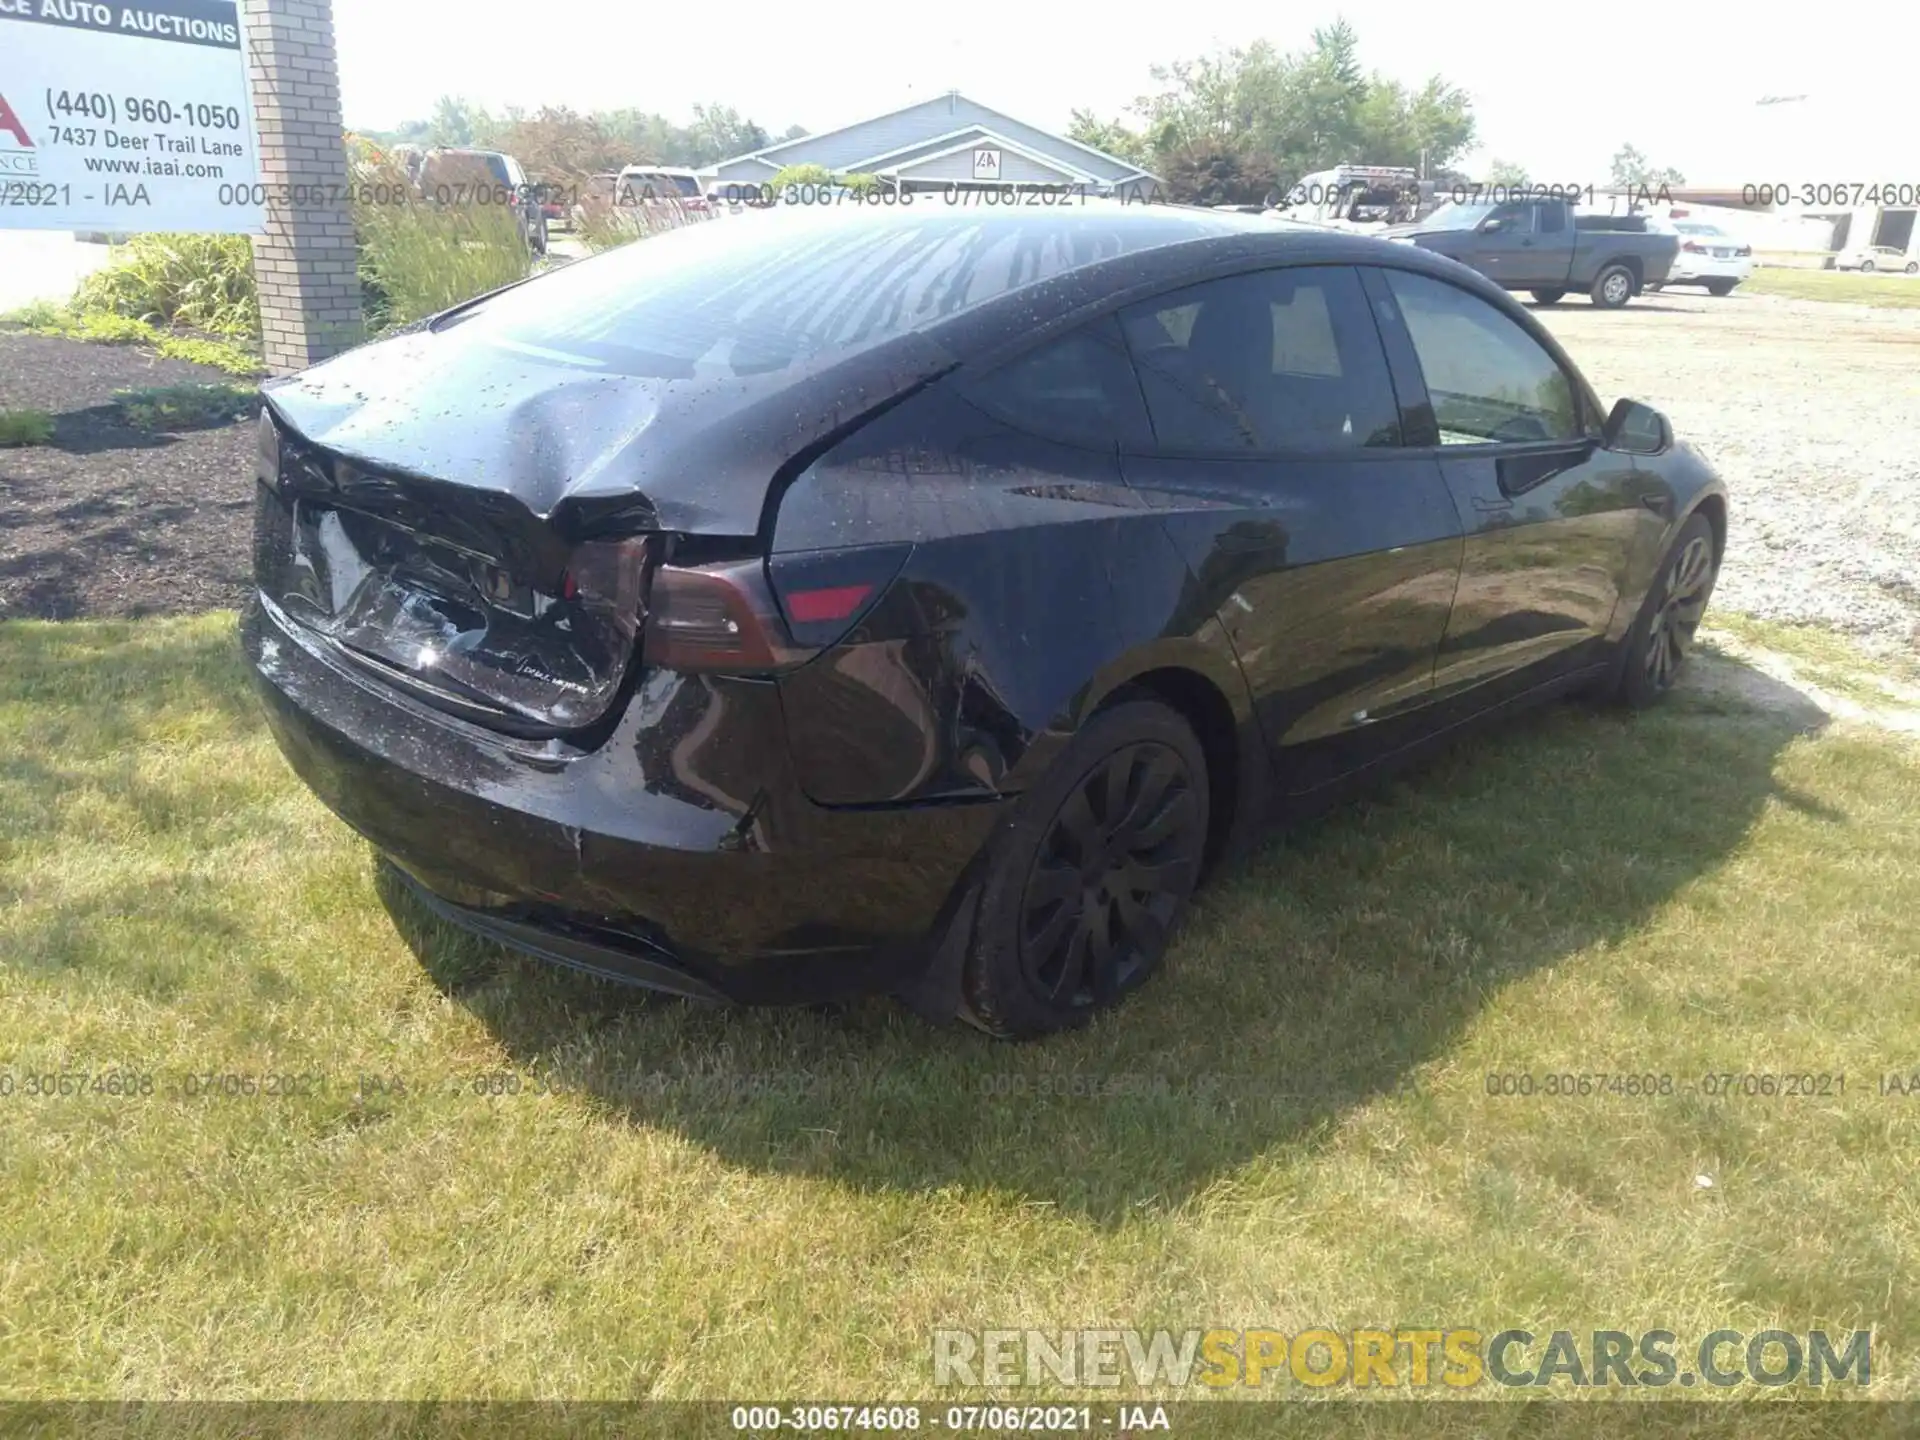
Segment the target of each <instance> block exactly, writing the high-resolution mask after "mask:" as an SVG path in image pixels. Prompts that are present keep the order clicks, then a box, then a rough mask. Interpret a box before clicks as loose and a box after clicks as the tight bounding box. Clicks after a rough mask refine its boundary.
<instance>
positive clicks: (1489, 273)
mask: <svg viewBox="0 0 1920 1440" xmlns="http://www.w3.org/2000/svg"><path fill="white" fill-rule="evenodd" d="M1533 240H1534V237H1533V207H1532V206H1531V205H1528V204H1524V203H1521V202H1518V201H1516V202H1513V203H1511V204H1506V205H1496V206H1494V208H1493V213H1492V214H1490V215H1488V216H1487V218H1486V219H1484V220H1482V221H1481V222H1480V226H1479V229H1478V230H1477V231H1476V233H1475V234H1474V237H1473V244H1472V245H1471V246H1470V247H1468V249H1467V255H1468V256H1469V257H1470V258H1469V259H1468V260H1467V263H1468V264H1469V265H1471V266H1472V267H1473V268H1474V269H1475V270H1478V271H1479V272H1480V273H1481V274H1482V275H1485V276H1486V277H1487V278H1488V279H1489V280H1492V281H1494V282H1495V283H1497V284H1500V285H1521V284H1526V283H1528V282H1529V280H1530V277H1531V276H1532V274H1533V263H1532V250H1533Z"/></svg>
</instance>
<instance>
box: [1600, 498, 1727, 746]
mask: <svg viewBox="0 0 1920 1440" xmlns="http://www.w3.org/2000/svg"><path fill="white" fill-rule="evenodd" d="M1718 572H1719V560H1718V557H1717V556H1716V554H1715V553H1714V540H1713V527H1712V525H1711V524H1709V523H1708V521H1707V517H1706V516H1704V515H1694V516H1692V517H1691V518H1690V519H1689V520H1688V521H1687V523H1686V524H1685V525H1683V526H1682V527H1681V528H1680V534H1679V536H1678V537H1677V538H1676V539H1675V540H1674V542H1673V548H1672V549H1670V550H1669V551H1668V552H1667V558H1666V559H1665V560H1664V561H1663V562H1662V563H1661V567H1660V571H1659V574H1658V575H1657V576H1656V577H1655V579H1654V583H1653V589H1652V591H1651V592H1650V593H1649V594H1648V596H1647V599H1646V603H1645V604H1644V605H1643V606H1642V607H1641V611H1640V616H1639V618H1638V619H1637V620H1636V621H1635V622H1634V626H1633V630H1632V631H1631V632H1630V634H1629V635H1628V639H1627V653H1626V655H1625V657H1624V659H1625V666H1624V669H1623V671H1622V673H1621V676H1620V688H1619V699H1621V700H1622V701H1624V702H1625V703H1626V704H1628V705H1630V706H1632V707H1633V708H1635V709H1640V708H1643V707H1645V706H1648V705H1651V704H1653V703H1654V702H1655V701H1657V700H1659V699H1661V698H1662V697H1663V696H1665V695H1666V694H1667V692H1668V691H1669V690H1671V689H1672V688H1673V684H1674V681H1675V680H1677V679H1678V678H1679V677H1680V673H1681V671H1682V670H1683V669H1684V668H1685V666H1686V663H1687V657H1688V655H1689V654H1690V653H1691V651H1692V649H1693V639H1694V635H1695V634H1696V632H1698V630H1699V629H1700V621H1701V619H1702V618H1703V617H1704V616H1705V615H1706V612H1707V601H1708V600H1709V599H1710V598H1712V595H1713V582H1714V580H1715V579H1716V578H1717V576H1718Z"/></svg>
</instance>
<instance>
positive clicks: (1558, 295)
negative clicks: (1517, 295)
mask: <svg viewBox="0 0 1920 1440" xmlns="http://www.w3.org/2000/svg"><path fill="white" fill-rule="evenodd" d="M1531 293H1532V295H1533V299H1534V303H1535V304H1538V305H1558V304H1559V303H1560V302H1561V301H1562V300H1564V299H1566V298H1567V292H1566V291H1564V290H1535V291H1532V292H1531Z"/></svg>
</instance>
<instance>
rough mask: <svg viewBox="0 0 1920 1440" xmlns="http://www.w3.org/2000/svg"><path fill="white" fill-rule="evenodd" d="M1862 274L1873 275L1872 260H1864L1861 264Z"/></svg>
mask: <svg viewBox="0 0 1920 1440" xmlns="http://www.w3.org/2000/svg"><path fill="white" fill-rule="evenodd" d="M1860 273H1861V274H1862V275H1871V274H1872V273H1873V262H1872V261H1871V260H1862V261H1861V262H1860Z"/></svg>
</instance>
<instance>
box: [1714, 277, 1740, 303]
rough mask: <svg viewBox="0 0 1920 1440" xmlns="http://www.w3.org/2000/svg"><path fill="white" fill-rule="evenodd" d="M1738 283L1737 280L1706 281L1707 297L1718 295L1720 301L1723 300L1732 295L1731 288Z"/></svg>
mask: <svg viewBox="0 0 1920 1440" xmlns="http://www.w3.org/2000/svg"><path fill="white" fill-rule="evenodd" d="M1739 283H1740V282H1739V281H1738V280H1709V281H1707V293H1708V294H1709V295H1718V296H1720V297H1721V298H1722V299H1725V298H1726V297H1727V296H1729V295H1731V294H1732V293H1733V287H1734V286H1736V285H1738V284H1739Z"/></svg>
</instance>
